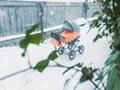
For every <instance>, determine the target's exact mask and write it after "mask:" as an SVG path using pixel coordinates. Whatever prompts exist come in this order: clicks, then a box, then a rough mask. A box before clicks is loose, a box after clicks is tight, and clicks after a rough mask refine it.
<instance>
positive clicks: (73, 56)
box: [69, 50, 76, 60]
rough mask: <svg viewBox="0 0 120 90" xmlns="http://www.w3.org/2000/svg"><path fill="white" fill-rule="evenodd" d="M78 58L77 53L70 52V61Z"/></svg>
mask: <svg viewBox="0 0 120 90" xmlns="http://www.w3.org/2000/svg"><path fill="white" fill-rule="evenodd" d="M75 57H76V52H75V51H74V50H72V51H70V53H69V59H70V60H73V59H74V58H75Z"/></svg>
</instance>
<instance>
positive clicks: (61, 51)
mask: <svg viewBox="0 0 120 90" xmlns="http://www.w3.org/2000/svg"><path fill="white" fill-rule="evenodd" d="M64 50H65V48H64V47H59V48H58V54H59V55H62V54H63V53H64Z"/></svg>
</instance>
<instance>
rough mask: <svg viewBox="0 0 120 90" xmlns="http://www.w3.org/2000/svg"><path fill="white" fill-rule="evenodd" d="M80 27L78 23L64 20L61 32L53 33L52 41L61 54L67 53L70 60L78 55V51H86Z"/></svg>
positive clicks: (81, 52)
mask: <svg viewBox="0 0 120 90" xmlns="http://www.w3.org/2000/svg"><path fill="white" fill-rule="evenodd" d="M79 39H80V29H79V27H78V25H77V24H76V23H73V22H68V21H64V24H63V27H62V31H61V32H60V34H57V33H53V32H52V33H51V43H52V44H53V45H54V46H55V49H56V50H57V51H58V54H59V55H62V54H66V55H68V56H69V59H70V60H73V59H74V58H75V57H76V52H77V51H78V52H79V53H80V54H83V52H84V45H78V44H79V42H80V40H79Z"/></svg>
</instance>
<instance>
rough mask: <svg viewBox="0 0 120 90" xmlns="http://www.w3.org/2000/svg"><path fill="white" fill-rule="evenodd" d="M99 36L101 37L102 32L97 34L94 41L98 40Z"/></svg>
mask: <svg viewBox="0 0 120 90" xmlns="http://www.w3.org/2000/svg"><path fill="white" fill-rule="evenodd" d="M99 38H101V36H100V34H97V35H96V37H95V38H94V39H93V42H96V41H97V40H98V39H99Z"/></svg>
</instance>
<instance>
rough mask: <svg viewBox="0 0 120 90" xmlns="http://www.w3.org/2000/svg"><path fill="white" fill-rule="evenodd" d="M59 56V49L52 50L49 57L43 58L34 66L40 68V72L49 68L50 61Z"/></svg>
mask: <svg viewBox="0 0 120 90" xmlns="http://www.w3.org/2000/svg"><path fill="white" fill-rule="evenodd" d="M57 57H58V55H57V51H56V50H54V51H52V52H51V53H50V54H49V56H48V58H47V59H45V60H42V61H40V62H38V63H37V64H36V66H35V67H34V69H36V70H38V71H39V72H42V71H44V69H45V68H47V66H48V65H49V61H51V60H52V61H53V60H55V59H56V58H57Z"/></svg>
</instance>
